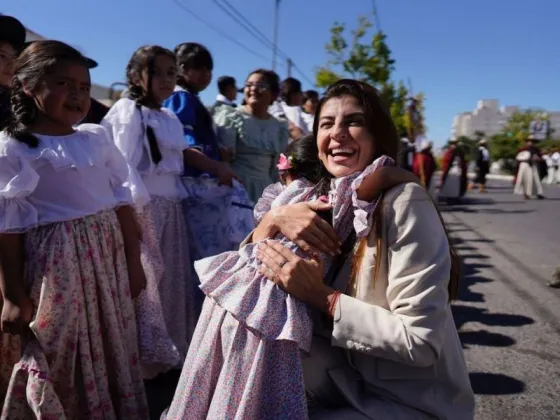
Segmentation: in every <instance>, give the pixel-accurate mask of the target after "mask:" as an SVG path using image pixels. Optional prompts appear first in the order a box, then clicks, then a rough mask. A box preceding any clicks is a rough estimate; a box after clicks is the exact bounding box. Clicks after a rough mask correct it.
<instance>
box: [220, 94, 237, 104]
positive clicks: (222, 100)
mask: <svg viewBox="0 0 560 420" xmlns="http://www.w3.org/2000/svg"><path fill="white" fill-rule="evenodd" d="M216 101H218V102H223V103H224V104H227V105H231V106H234V105H235V103H234V102H233V101H230V100H229V99H228V98H226V97H225V96H224V95H222V94H221V93H218V96H216Z"/></svg>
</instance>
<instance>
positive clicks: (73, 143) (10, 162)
mask: <svg viewBox="0 0 560 420" xmlns="http://www.w3.org/2000/svg"><path fill="white" fill-rule="evenodd" d="M36 137H37V138H38V139H39V146H38V147H36V148H30V147H28V146H27V145H26V144H24V143H21V142H19V141H17V140H15V139H13V138H11V137H9V136H8V135H7V134H5V133H4V132H2V133H0V232H3V233H5V232H14V233H17V232H25V231H26V230H28V229H31V228H34V227H36V226H41V225H46V224H50V223H57V222H63V221H67V220H74V219H79V218H82V217H85V216H90V215H93V214H96V213H99V212H101V211H104V210H109V209H114V208H116V207H118V206H119V205H123V204H131V203H132V196H131V191H130V189H129V188H127V187H126V186H125V185H124V184H125V181H126V178H127V176H128V169H127V165H126V161H125V159H124V158H123V156H122V154H121V153H120V152H119V150H118V149H117V148H116V147H115V145H114V144H113V143H112V141H111V139H110V137H109V134H108V133H107V131H106V130H105V129H104V128H103V127H101V126H99V125H95V124H83V125H81V126H79V127H77V131H76V132H75V133H73V134H70V135H67V136H45V135H36Z"/></svg>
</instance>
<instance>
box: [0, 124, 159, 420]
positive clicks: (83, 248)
mask: <svg viewBox="0 0 560 420" xmlns="http://www.w3.org/2000/svg"><path fill="white" fill-rule="evenodd" d="M37 138H38V139H39V146H38V147H36V148H30V147H28V146H27V145H26V144H23V143H21V142H19V141H17V140H15V139H12V138H10V137H8V136H7V135H6V134H5V133H1V134H0V233H22V234H24V246H25V286H26V289H27V293H28V294H29V296H30V297H31V299H32V301H33V304H34V306H35V311H34V315H33V320H32V322H31V324H30V333H29V334H26V335H24V336H23V339H22V344H23V345H22V350H23V355H22V356H21V358H20V359H19V361H18V362H17V364H16V365H15V367H14V369H13V372H12V375H11V380H10V384H9V388H8V391H7V397H6V400H5V404H4V408H3V411H2V416H1V418H2V420H16V419H30V418H41V419H76V420H78V419H99V420H102V419H104V420H105V419H113V420H117V419H124V418H127V419H132V418H134V419H147V417H148V412H147V404H146V397H145V393H144V384H143V380H142V374H141V369H140V364H139V355H138V337H137V333H136V320H135V315H134V306H133V301H132V299H131V296H130V285H129V279H128V273H127V265H126V258H125V251H124V243H123V237H122V233H121V227H120V224H119V222H118V219H117V215H116V213H115V208H117V207H118V206H120V205H128V204H130V203H132V198H131V192H130V189H129V188H128V187H127V186H125V185H124V183H125V180H126V179H127V176H128V169H127V165H126V161H125V160H124V158H123V156H122V155H121V153H120V152H119V150H118V149H117V148H116V147H115V146H114V144H113V143H112V141H111V139H110V137H109V135H108V133H107V131H106V130H105V129H104V128H103V127H101V126H98V125H92V124H84V125H82V126H80V127H78V129H77V131H76V132H75V133H74V134H70V135H67V136H57V137H54V136H45V135H37ZM0 356H1V357H2V359H4V354H2V355H0Z"/></svg>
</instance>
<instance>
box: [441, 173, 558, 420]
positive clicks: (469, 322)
mask: <svg viewBox="0 0 560 420" xmlns="http://www.w3.org/2000/svg"><path fill="white" fill-rule="evenodd" d="M489 186H490V189H489V194H478V193H470V194H469V196H468V198H467V200H466V203H465V204H464V205H460V206H454V207H445V206H444V207H442V208H443V209H444V218H445V220H446V222H447V224H448V228H449V230H450V232H451V234H452V236H453V241H454V243H455V245H456V247H457V250H458V252H459V254H460V255H461V257H462V259H463V264H464V266H463V271H464V273H463V282H462V290H461V297H460V300H459V301H458V302H456V304H455V305H454V314H455V318H456V323H457V326H458V327H459V328H460V335H461V340H462V342H463V345H464V348H465V354H466V357H467V363H468V367H469V370H470V372H471V382H472V385H473V388H474V391H475V393H476V398H477V416H476V419H477V420H491V419H492V420H493V419H500V420H507V419H530V420H541V419H542V420H545V419H546V420H552V419H560V290H555V289H550V288H548V287H547V286H546V282H547V281H548V280H550V278H551V274H552V273H553V271H554V270H555V268H557V267H558V266H560V223H559V216H560V187H552V188H548V189H546V190H545V194H546V196H547V197H548V198H549V199H548V200H546V201H537V200H531V201H525V200H523V198H519V197H514V196H513V195H512V193H511V190H512V187H511V184H510V183H506V182H501V181H491V182H490V185H489Z"/></svg>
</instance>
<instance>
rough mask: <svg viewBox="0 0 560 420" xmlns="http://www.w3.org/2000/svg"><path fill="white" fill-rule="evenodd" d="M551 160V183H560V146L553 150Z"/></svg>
mask: <svg viewBox="0 0 560 420" xmlns="http://www.w3.org/2000/svg"><path fill="white" fill-rule="evenodd" d="M550 160H551V161H552V162H551V163H552V174H551V175H552V177H551V183H552V184H560V148H556V149H553V150H552V154H551V155H550Z"/></svg>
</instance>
